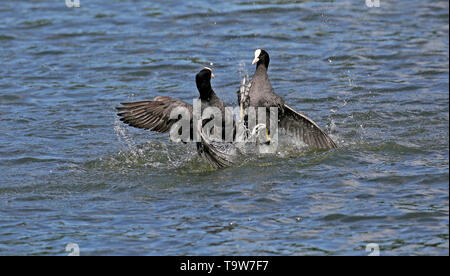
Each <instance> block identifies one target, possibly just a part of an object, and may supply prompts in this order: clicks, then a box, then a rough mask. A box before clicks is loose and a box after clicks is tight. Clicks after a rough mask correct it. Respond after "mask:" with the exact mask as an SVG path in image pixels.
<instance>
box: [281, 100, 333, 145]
mask: <svg viewBox="0 0 450 276" xmlns="http://www.w3.org/2000/svg"><path fill="white" fill-rule="evenodd" d="M280 115H281V116H280V122H279V126H280V128H281V129H283V130H284V131H286V133H288V134H289V135H292V136H294V137H295V138H297V139H300V140H302V141H303V142H304V143H305V144H307V145H308V146H310V147H313V148H319V149H334V148H337V145H336V143H334V141H333V140H332V139H331V138H330V137H329V136H328V135H327V134H326V133H325V132H324V131H323V130H322V129H321V128H320V127H319V126H318V125H317V124H316V123H315V122H314V121H313V120H311V119H310V118H308V117H307V116H306V115H303V114H301V113H299V112H297V111H295V110H294V109H293V108H291V107H290V106H288V105H286V104H285V105H284V113H283V114H280Z"/></svg>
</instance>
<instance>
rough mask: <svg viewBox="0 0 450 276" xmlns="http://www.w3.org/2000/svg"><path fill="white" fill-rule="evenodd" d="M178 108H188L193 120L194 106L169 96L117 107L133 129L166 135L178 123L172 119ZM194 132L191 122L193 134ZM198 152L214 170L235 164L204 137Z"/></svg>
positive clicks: (124, 120) (226, 154)
mask: <svg viewBox="0 0 450 276" xmlns="http://www.w3.org/2000/svg"><path fill="white" fill-rule="evenodd" d="M178 107H184V108H187V109H188V111H189V114H190V118H191V120H192V112H193V111H192V110H193V107H192V105H191V104H188V103H186V102H183V101H182V100H179V99H176V98H172V97H168V96H158V97H156V98H154V99H153V101H140V102H130V103H122V106H120V107H117V110H118V111H119V113H118V114H117V115H119V116H120V117H121V118H120V120H121V121H122V122H124V123H126V124H128V125H130V126H132V127H136V128H143V129H150V130H152V131H157V132H160V133H165V132H168V131H169V130H170V128H171V127H172V126H173V124H175V123H176V122H177V121H178V119H170V113H171V112H172V111H173V110H174V109H175V108H178ZM192 131H193V130H192V122H191V133H192ZM197 151H198V153H199V154H200V156H202V157H203V158H204V159H205V160H207V161H208V163H209V164H210V165H211V166H213V167H214V168H224V167H228V166H230V165H232V163H233V160H232V156H231V155H229V154H228V153H226V152H223V151H221V150H220V149H219V148H218V146H217V145H214V144H212V143H210V142H208V141H207V140H205V139H204V138H203V137H202V139H201V142H198V143H197Z"/></svg>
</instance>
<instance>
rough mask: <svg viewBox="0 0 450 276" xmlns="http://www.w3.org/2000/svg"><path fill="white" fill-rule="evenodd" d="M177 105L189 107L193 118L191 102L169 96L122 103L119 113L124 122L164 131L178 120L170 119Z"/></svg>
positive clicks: (138, 126)
mask: <svg viewBox="0 0 450 276" xmlns="http://www.w3.org/2000/svg"><path fill="white" fill-rule="evenodd" d="M177 107H184V108H187V109H188V110H189V113H190V115H191V118H192V105H191V104H188V103H185V102H183V101H182V100H179V99H176V98H172V97H168V96H158V97H156V98H154V99H153V101H141V102H131V103H122V106H120V107H117V110H118V111H119V113H118V114H117V115H119V116H120V117H121V118H120V120H121V121H122V122H124V123H126V124H128V125H130V126H132V127H137V128H143V129H150V130H153V131H157V132H161V133H164V132H167V131H169V130H170V128H171V127H172V125H173V124H174V123H175V122H176V121H177V120H176V119H175V120H174V119H170V113H171V112H172V110H174V109H175V108H177Z"/></svg>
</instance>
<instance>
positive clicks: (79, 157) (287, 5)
mask: <svg viewBox="0 0 450 276" xmlns="http://www.w3.org/2000/svg"><path fill="white" fill-rule="evenodd" d="M80 2H81V8H79V9H73V8H67V7H66V5H65V1H64V0H58V1H49V0H41V1H12V2H9V1H3V0H2V1H1V2H0V45H1V46H0V61H1V66H0V129H1V130H2V131H1V134H0V172H1V177H0V254H1V255H10V254H20V255H41V254H43V255H46V254H52V255H53V254H56V255H66V254H68V253H67V252H66V251H65V248H66V245H67V244H68V243H77V244H78V246H79V248H80V253H81V255H97V254H98V255H106V254H114V255H122V254H125V255H129V254H139V255H169V254H176V255H187V254H189V255H206V254H213V255H223V254H251V255H305V254H310V255H316V254H320V255H343V254H350V255H366V254H368V253H367V252H366V251H365V249H366V245H367V244H368V243H377V244H378V245H379V247H380V251H381V254H382V255H418V254H419V255H423V254H424V255H428V254H429V255H448V250H449V240H448V238H449V236H448V234H449V186H448V181H449V125H448V124H449V94H448V93H449V88H448V85H449V76H448V73H449V12H448V11H449V4H448V1H446V0H445V1H420V0H413V1H390V0H381V6H380V7H379V8H376V7H373V8H369V7H367V6H366V5H365V1H363V0H361V1H317V2H316V1H288V0H286V1H284V0H282V1H270V0H269V1H243V0H235V1H201V0H198V1H157V2H156V1H137V0H136V1H132V0H113V1H100V0H89V1H87V0H81V1H80ZM154 2H156V3H154ZM256 48H264V49H266V50H268V52H269V53H270V55H271V67H270V70H269V74H270V79H271V81H272V84H273V86H274V88H275V90H276V92H277V93H278V94H280V95H282V96H283V97H284V98H285V100H286V102H287V103H288V104H289V105H291V106H293V107H295V108H296V109H297V110H299V111H302V112H304V113H306V114H308V115H309V116H310V117H311V118H313V119H314V120H315V121H316V122H317V123H318V124H319V125H320V126H322V127H323V128H324V129H325V130H326V131H327V132H328V133H329V134H330V135H331V137H333V139H334V140H335V141H336V142H337V143H338V145H339V146H340V148H339V149H337V150H332V151H325V152H323V151H319V152H317V151H305V150H292V149H289V148H287V149H280V152H279V153H278V154H277V155H268V156H260V157H258V158H245V160H243V162H242V163H241V164H239V165H237V166H235V167H232V168H228V169H224V170H213V169H211V168H209V167H208V166H207V165H206V164H205V162H204V161H203V160H201V159H200V158H199V157H197V155H196V151H195V147H194V146H192V145H190V146H189V145H182V144H181V145H179V144H176V143H171V142H169V141H168V138H167V135H161V134H155V133H150V132H147V131H143V130H138V129H131V128H129V127H127V126H124V125H123V124H122V123H121V122H120V121H119V120H118V118H117V116H116V115H115V109H114V108H115V106H117V105H118V104H119V103H120V102H124V101H132V100H143V99H152V98H153V97H155V96H156V95H169V96H173V97H178V98H181V99H183V100H185V101H188V102H192V99H193V98H195V97H197V95H198V93H197V91H196V88H195V83H194V76H195V74H196V73H197V72H198V71H199V69H201V68H202V67H203V66H206V65H209V64H210V63H213V67H214V72H215V75H216V78H215V79H214V80H213V87H214V89H215V90H216V92H217V94H218V95H219V96H220V97H221V98H222V99H224V101H225V102H226V103H227V104H229V105H234V104H235V102H236V93H235V91H236V89H237V87H238V86H239V81H240V79H241V77H242V76H244V75H245V74H250V75H251V74H252V73H253V70H254V67H253V66H251V65H250V63H251V61H252V59H253V51H254V50H255V49H256Z"/></svg>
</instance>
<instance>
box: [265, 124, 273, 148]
mask: <svg viewBox="0 0 450 276" xmlns="http://www.w3.org/2000/svg"><path fill="white" fill-rule="evenodd" d="M266 139H267V142H266V143H268V144H270V142H272V138H270V136H269V130H268V129H267V127H266Z"/></svg>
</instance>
